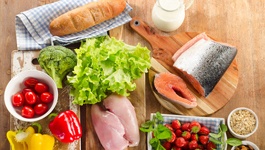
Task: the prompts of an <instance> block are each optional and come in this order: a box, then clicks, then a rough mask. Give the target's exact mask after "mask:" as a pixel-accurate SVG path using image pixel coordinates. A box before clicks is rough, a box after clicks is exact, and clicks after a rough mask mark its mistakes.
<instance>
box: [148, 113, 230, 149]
mask: <svg viewBox="0 0 265 150" xmlns="http://www.w3.org/2000/svg"><path fill="white" fill-rule="evenodd" d="M155 115H156V114H155V113H151V116H150V120H152V119H153V117H154V116H155ZM161 115H162V116H163V118H164V124H167V123H171V122H172V121H173V120H175V119H178V120H179V121H180V122H191V121H193V120H195V121H198V122H199V123H201V124H203V125H204V126H206V127H207V128H209V130H210V132H211V133H218V132H219V126H220V125H221V124H225V119H224V118H214V117H197V116H184V115H172V114H161ZM151 138H152V133H150V132H149V133H148V134H147V149H148V150H152V146H151V145H150V144H149V140H150V139H151ZM222 140H223V141H226V140H227V135H226V133H224V136H223V139H222ZM217 149H222V150H226V149H227V144H226V143H224V144H223V145H220V144H219V145H217Z"/></svg>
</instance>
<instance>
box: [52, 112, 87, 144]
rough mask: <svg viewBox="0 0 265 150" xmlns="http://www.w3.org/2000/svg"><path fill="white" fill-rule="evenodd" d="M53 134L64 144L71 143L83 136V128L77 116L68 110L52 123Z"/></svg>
mask: <svg viewBox="0 0 265 150" xmlns="http://www.w3.org/2000/svg"><path fill="white" fill-rule="evenodd" d="M49 129H50V131H51V133H52V134H53V135H54V136H55V137H56V138H57V139H58V140H59V141H61V142H63V143H71V142H73V141H75V140H78V139H80V138H81V136H82V127H81V124H80V121H79V119H78V117H77V115H76V114H75V113H74V112H73V111H71V110H67V111H64V112H61V113H60V114H59V115H58V116H56V117H55V118H54V119H53V120H52V121H51V122H50V123H49Z"/></svg>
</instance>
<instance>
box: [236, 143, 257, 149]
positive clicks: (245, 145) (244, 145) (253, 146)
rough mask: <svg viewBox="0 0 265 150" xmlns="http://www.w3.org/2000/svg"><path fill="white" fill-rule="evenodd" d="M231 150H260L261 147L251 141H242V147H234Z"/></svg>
mask: <svg viewBox="0 0 265 150" xmlns="http://www.w3.org/2000/svg"><path fill="white" fill-rule="evenodd" d="M231 150H259V147H258V146H257V145H256V144H254V143H252V142H250V141H242V145H239V146H233V147H232V149H231Z"/></svg>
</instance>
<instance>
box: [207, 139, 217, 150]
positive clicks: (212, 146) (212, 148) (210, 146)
mask: <svg viewBox="0 0 265 150" xmlns="http://www.w3.org/2000/svg"><path fill="white" fill-rule="evenodd" d="M206 149H207V150H215V149H216V145H215V144H214V143H213V142H211V141H210V142H209V143H208V144H207V145H206Z"/></svg>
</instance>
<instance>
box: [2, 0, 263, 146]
mask: <svg viewBox="0 0 265 150" xmlns="http://www.w3.org/2000/svg"><path fill="white" fill-rule="evenodd" d="M53 1H55V0H28V1H9V0H2V1H0V22H1V26H0V35H1V39H0V45H1V49H0V51H1V59H0V70H1V71H2V74H1V78H0V125H1V128H0V139H1V140H2V141H3V142H1V143H0V149H8V147H9V143H8V141H7V139H6V136H5V133H6V132H7V131H8V130H9V119H10V115H9V113H8V111H7V109H6V107H5V105H4V90H5V86H6V85H7V83H8V81H9V80H10V72H11V70H10V68H11V61H10V60H11V52H12V51H13V50H15V49H16V35H15V15H16V14H18V13H19V12H21V11H25V10H28V9H30V8H33V7H36V6H40V5H44V4H46V3H50V2H53ZM127 2H128V3H129V4H130V5H131V6H132V7H133V11H132V12H131V13H130V15H131V16H132V17H133V16H138V17H140V18H142V19H144V20H145V21H146V22H147V23H148V24H150V25H151V26H153V23H152V20H151V10H152V7H153V4H154V3H155V0H148V1H147V0H127ZM264 8H265V0H260V1H249V0H234V1H231V0H222V1H220V0H195V1H194V3H193V5H192V6H191V7H190V9H188V10H187V11H186V18H185V21H184V23H183V24H182V26H181V27H180V28H179V29H178V30H177V31H175V32H172V33H168V35H171V34H176V33H179V32H184V31H189V32H206V33H207V34H209V35H211V36H213V37H214V38H216V39H218V40H220V41H223V42H227V43H230V44H231V45H235V46H236V47H237V48H238V54H237V58H236V59H237V63H238V70H239V83H238V88H237V90H236V92H235V94H234V96H233V97H232V99H231V101H230V102H229V103H228V104H227V105H225V106H224V107H223V108H222V109H220V110H219V111H218V112H216V113H214V114H212V115H211V116H213V117H224V118H227V116H228V113H229V112H230V111H231V110H232V109H234V108H236V107H240V106H245V107H249V108H251V109H252V110H254V111H255V112H256V113H257V115H258V117H259V121H260V123H259V128H258V131H257V132H256V133H255V134H254V135H252V136H251V137H249V138H248V140H250V141H252V142H254V143H256V144H257V145H258V146H259V147H260V149H265V143H264V142H263V141H264V133H265V126H264V124H263V123H265V115H264V112H263V111H264V110H263V109H264V108H265V101H264V96H265V77H264V74H265V67H264V62H265V52H264V50H265V49H264V47H263V46H264V45H265V21H264V19H265V13H264ZM161 34H165V35H167V34H166V33H162V32H161ZM121 38H122V40H123V41H124V42H126V43H128V44H132V45H136V44H137V43H141V44H142V45H145V46H147V47H149V48H150V45H149V44H148V43H147V42H146V41H145V40H144V39H143V38H142V37H141V36H139V35H138V34H137V33H135V32H134V31H132V30H131V28H130V26H129V24H126V25H124V27H123V32H122V34H121ZM145 92H146V114H143V115H146V116H147V119H148V117H149V115H150V113H151V112H156V111H160V112H163V113H169V112H168V111H167V110H166V109H164V108H162V107H161V106H160V105H159V103H158V102H157V100H156V99H155V97H154V95H153V93H152V92H151V91H150V86H149V84H146V91H145ZM229 136H230V134H229ZM142 140H145V139H142ZM82 144H85V139H84V140H82Z"/></svg>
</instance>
